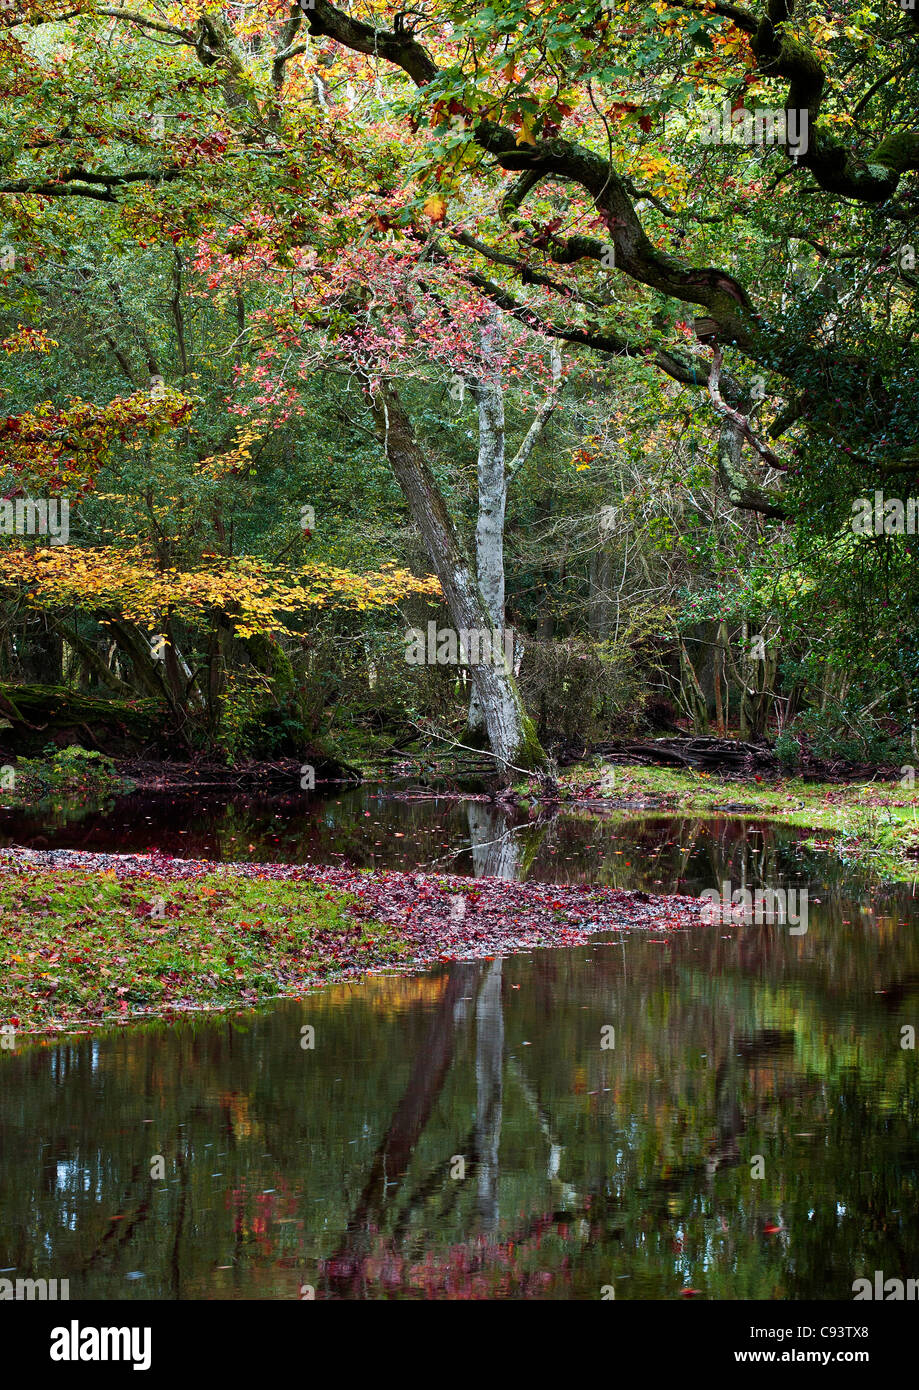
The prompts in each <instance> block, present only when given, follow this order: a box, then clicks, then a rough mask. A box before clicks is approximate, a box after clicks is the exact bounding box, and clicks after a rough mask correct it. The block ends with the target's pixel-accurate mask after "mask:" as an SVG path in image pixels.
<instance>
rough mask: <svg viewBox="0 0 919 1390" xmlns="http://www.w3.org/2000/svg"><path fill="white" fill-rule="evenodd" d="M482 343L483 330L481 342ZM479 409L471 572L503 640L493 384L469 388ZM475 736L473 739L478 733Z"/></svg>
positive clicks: (473, 715) (473, 724) (471, 733)
mask: <svg viewBox="0 0 919 1390" xmlns="http://www.w3.org/2000/svg"><path fill="white" fill-rule="evenodd" d="M485 341H486V338H485V334H483V344H484V342H485ZM471 392H472V396H473V399H474V400H475V403H476V405H477V407H478V412H479V456H478V480H479V514H478V521H477V522H476V528H475V561H476V573H477V575H478V580H479V588H480V589H481V591H482V598H483V599H484V600H485V606H486V608H487V609H488V612H489V614H490V617H491V625H492V627H493V628H494V629H495V631H497V632H500V633H501V640H502V642H503V640H504V518H505V513H506V509H507V478H506V475H505V457H504V394H503V392H502V390H501V388H500V386H496V385H494V383H492V382H476V383H475V384H474V385H473V386H472V387H471ZM467 732H468V738H467V740H466V741H467V742H471V743H473V744H475V743H477V742H478V741H479V740H480V739H481V737H482V736H483V735H484V733H485V715H484V712H483V709H482V704H481V701H480V699H479V694H478V690H477V689H476V686H475V685H473V687H472V694H471V697H470V700H469V728H468V731H467ZM477 736H478V737H477Z"/></svg>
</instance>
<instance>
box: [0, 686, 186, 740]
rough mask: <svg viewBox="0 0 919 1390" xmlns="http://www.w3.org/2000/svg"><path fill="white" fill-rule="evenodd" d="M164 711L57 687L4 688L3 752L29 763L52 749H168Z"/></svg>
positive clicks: (148, 703) (0, 713)
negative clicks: (45, 750)
mask: <svg viewBox="0 0 919 1390" xmlns="http://www.w3.org/2000/svg"><path fill="white" fill-rule="evenodd" d="M169 737H170V733H169V715H168V711H167V710H166V708H165V706H162V705H158V704H156V703H155V701H152V700H135V701H126V700H114V699H113V700H103V699H99V698H98V697H95V696H92V695H84V694H81V693H80V692H79V691H74V690H68V689H67V688H66V686H59V685H0V748H2V749H3V750H4V751H5V752H7V753H10V754H12V755H13V756H16V757H28V756H31V755H34V754H35V753H39V752H41V750H42V749H43V748H44V747H45V746H46V745H47V744H49V743H53V744H55V745H56V746H57V747H59V748H64V747H67V746H69V745H71V744H76V745H78V746H80V747H83V748H90V749H97V750H99V751H100V752H103V753H111V754H116V755H117V754H127V753H137V752H140V751H141V750H142V749H152V748H156V747H160V746H165V744H166V742H167V740H168V739H169Z"/></svg>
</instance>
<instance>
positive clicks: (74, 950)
mask: <svg viewBox="0 0 919 1390" xmlns="http://www.w3.org/2000/svg"><path fill="white" fill-rule="evenodd" d="M351 902H352V900H351V899H350V898H349V896H348V895H347V894H343V893H336V892H333V891H329V890H328V889H326V888H325V887H323V886H317V887H315V888H314V887H310V886H308V885H306V884H304V883H302V882H289V881H283V880H281V881H277V882H272V881H265V880H254V879H250V878H244V877H236V876H230V875H227V874H218V873H216V872H215V873H213V874H210V875H206V876H204V877H202V878H196V879H183V880H179V881H171V880H170V879H169V878H168V877H167V876H165V875H162V876H157V877H155V878H152V877H150V876H146V875H145V876H140V877H137V878H133V879H132V878H124V877H121V878H116V876H115V874H114V872H105V871H102V872H89V873H81V872H79V871H74V870H57V869H55V870H40V869H33V868H26V869H20V870H19V871H15V870H14V871H12V872H10V869H9V866H7V865H4V866H3V869H2V874H0V921H2V923H3V932H2V940H0V1020H3V1021H6V1022H9V1023H11V1024H12V1025H13V1026H14V1027H16V1028H18V1029H22V1030H23V1031H26V1030H30V1029H35V1028H47V1027H52V1028H53V1027H56V1026H59V1025H60V1026H66V1025H71V1026H72V1025H75V1024H78V1023H80V1022H81V1021H86V1022H91V1023H96V1024H97V1023H100V1022H103V1021H107V1020H117V1019H118V1018H120V1017H121V1018H123V1017H124V1016H126V1015H131V1016H136V1015H137V1014H142V1013H144V1012H148V1011H149V1012H155V1013H157V1014H163V1013H168V1012H169V1011H170V1010H173V1009H174V1010H179V1009H182V1010H185V1009H190V1008H201V1007H208V1008H226V1007H230V1006H233V1005H250V1006H251V1005H254V1004H257V1003H259V1002H261V1001H263V1000H265V999H268V998H271V997H273V996H277V995H282V994H284V995H288V994H289V995H296V994H298V993H300V992H302V991H303V990H304V989H306V988H307V987H308V986H310V985H314V984H316V982H317V980H318V981H321V980H323V979H334V978H335V977H336V976H337V975H338V974H341V973H344V971H345V970H346V968H347V967H348V966H349V965H353V964H354V963H355V962H358V963H359V964H360V965H362V966H371V965H382V964H385V963H386V962H388V961H393V960H398V959H400V958H401V957H403V956H405V955H407V954H409V953H410V946H409V945H408V944H407V943H406V942H405V941H404V940H403V939H402V937H401V934H400V933H399V932H398V931H397V930H395V929H393V928H391V927H389V926H387V925H385V924H383V923H380V922H375V921H373V922H369V923H362V922H360V921H358V920H356V919H355V917H353V916H352V915H351V913H350V912H349V910H348V909H349V907H350V906H351Z"/></svg>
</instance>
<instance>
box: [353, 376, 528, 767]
mask: <svg viewBox="0 0 919 1390" xmlns="http://www.w3.org/2000/svg"><path fill="white" fill-rule="evenodd" d="M369 403H370V409H371V411H372V414H373V419H374V423H375V425H376V430H377V435H378V437H379V439H380V442H381V443H382V445H383V448H384V451H385V453H386V457H387V459H388V460H389V464H390V467H391V468H392V470H393V473H394V474H395V478H396V481H397V482H398V484H399V486H400V487H401V489H402V491H403V493H404V494H405V498H406V501H407V502H408V505H409V509H410V511H411V514H412V517H413V519H414V521H415V524H416V525H417V527H418V529H419V531H420V532H421V535H422V538H423V540H424V543H425V545H426V546H427V551H428V555H429V556H430V559H431V563H432V565H433V566H434V569H435V572H436V574H437V577H438V579H439V580H440V583H441V586H442V588H443V591H444V598H445V600H446V603H447V608H448V609H449V612H450V617H451V619H452V621H453V623H454V624H455V626H456V629H457V632H460V631H467V632H469V631H477V632H481V633H489V634H490V633H491V632H492V629H493V626H494V624H493V622H492V617H491V613H490V611H489V608H488V606H487V604H486V602H485V599H484V598H483V596H482V591H481V589H480V588H479V585H478V581H477V580H476V577H475V575H474V573H473V571H472V566H471V564H470V562H469V559H468V556H467V555H466V553H465V550H464V547H463V545H462V542H461V541H460V538H459V536H458V534H457V531H456V527H455V526H454V525H453V521H452V518H451V517H450V513H449V512H448V510H447V504H446V502H445V501H444V498H443V494H442V493H441V491H440V488H439V487H438V486H437V482H436V480H435V478H434V475H433V473H432V472H431V469H430V468H429V466H428V462H427V459H426V458H425V456H424V454H423V452H422V450H421V448H420V447H419V445H418V443H417V441H416V439H415V435H414V431H413V429H412V425H411V421H410V420H409V418H408V416H407V415H406V413H405V411H404V409H403V407H402V402H401V401H400V399H399V396H398V393H397V392H396V390H395V388H394V387H393V386H392V384H391V383H389V382H384V383H383V384H382V385H381V386H380V387H379V389H378V390H377V392H376V393H375V394H374V395H373V396H372V397H370V402H369ZM469 669H470V675H471V677H472V680H473V683H474V685H475V688H476V690H477V692H478V696H479V699H480V701H481V703H482V709H483V712H484V716H485V726H486V729H487V730H488V738H489V742H490V744H491V749H492V752H493V753H494V754H495V757H496V758H497V760H498V764H499V768H498V770H499V773H500V774H501V775H502V776H504V777H507V776H508V769H509V768H525V769H527V770H533V769H542V768H543V767H545V766H546V755H545V753H544V752H543V750H542V748H541V747H540V744H539V740H538V739H537V737H536V732H535V730H534V728H533V725H532V722H531V720H530V719H529V718H528V716H527V713H526V710H525V709H524V707H523V701H522V700H521V698H520V691H519V690H518V688H517V683H516V681H515V680H514V675H513V672H512V671H511V670H510V669H509V667H508V664H507V662H506V660H505V659H504V657H503V654H502V652H500V651H499V652H498V654H497V656H496V659H495V660H493V661H480V662H478V663H476V664H473V665H471V666H470V668H469Z"/></svg>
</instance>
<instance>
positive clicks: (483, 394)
mask: <svg viewBox="0 0 919 1390" xmlns="http://www.w3.org/2000/svg"><path fill="white" fill-rule="evenodd" d="M500 334H501V320H500V315H499V314H498V312H497V311H496V310H495V311H493V312H492V313H491V314H490V315H489V318H488V319H487V320H486V322H485V324H484V326H483V328H482V333H481V339H480V347H481V359H482V366H483V371H482V373H481V375H480V376H479V377H478V378H477V379H470V380H469V391H470V394H471V396H472V398H473V400H474V401H475V403H476V408H477V411H478V426H479V451H478V467H477V474H478V490H479V501H478V520H477V522H476V528H475V561H476V574H477V576H478V580H479V587H480V589H481V590H482V597H483V599H484V600H485V603H486V606H487V608H488V611H489V613H490V614H491V617H492V621H493V623H494V626H495V629H496V631H499V632H500V633H501V636H502V641H503V639H504V523H505V518H506V515H507V493H508V488H509V486H510V483H511V480H512V479H513V478H514V477H515V476H516V474H517V473H518V472H519V471H520V469H521V468H522V467H523V466H524V464H525V463H526V461H527V459H528V458H529V457H530V454H531V453H532V451H533V446H534V444H535V443H536V441H537V440H538V438H539V436H540V435H541V434H542V431H543V429H544V428H545V425H546V422H547V420H548V419H549V416H550V415H551V414H552V412H553V410H554V409H555V405H556V394H557V389H558V384H559V380H560V377H561V359H560V358H559V357H558V355H557V353H555V354H554V355H553V359H552V365H553V380H554V386H555V389H554V390H553V391H552V393H551V394H550V395H549V396H548V397H547V398H546V401H545V402H544V404H543V406H542V408H541V409H540V410H539V411H538V413H537V415H536V416H535V418H534V420H533V422H532V424H531V425H530V428H529V429H528V431H527V433H526V436H525V438H524V440H523V443H522V444H521V446H520V448H519V449H518V451H517V453H516V455H515V457H514V459H513V461H512V462H511V463H510V465H508V462H507V457H506V448H507V436H506V430H505V419H504V392H503V391H502V389H501V384H500V381H499V380H498V379H497V377H496V375H495V372H494V370H493V368H494V363H495V358H496V356H497V353H498V348H499V343H500ZM510 645H511V644H510V643H508V644H507V646H508V647H509V646H510ZM511 661H512V664H513V663H514V656H513V654H511ZM484 729H485V720H484V716H483V713H482V708H481V704H480V702H479V696H478V692H477V690H476V688H475V686H473V688H472V692H471V694H470V698H469V718H468V729H467V741H468V742H471V743H476V742H478V741H480V740H481V738H482V735H483V733H484Z"/></svg>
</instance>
